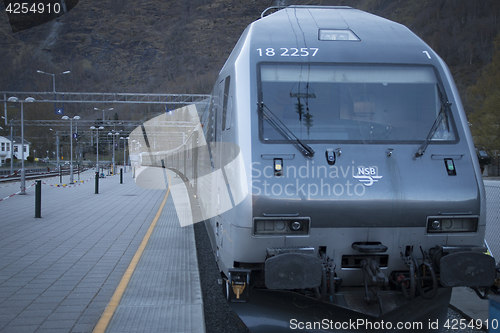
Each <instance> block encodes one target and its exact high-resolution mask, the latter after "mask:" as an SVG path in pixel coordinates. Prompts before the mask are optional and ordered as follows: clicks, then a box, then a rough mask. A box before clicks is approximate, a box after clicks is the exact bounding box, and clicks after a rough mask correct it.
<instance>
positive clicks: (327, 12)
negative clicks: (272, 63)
mask: <svg viewBox="0 0 500 333" xmlns="http://www.w3.org/2000/svg"><path fill="white" fill-rule="evenodd" d="M323 31H327V32H328V31H334V32H335V31H341V32H342V31H346V32H352V34H351V37H352V36H354V37H352V38H349V39H348V40H332V39H330V40H326V39H322V37H321V36H322V35H321V34H322V32H323ZM327 37H328V36H327ZM242 39H243V40H245V42H248V41H250V43H251V48H252V49H255V48H262V49H266V48H276V49H277V50H280V48H298V49H299V50H300V49H301V48H319V52H318V54H317V55H318V56H317V57H316V58H315V59H312V58H311V57H309V59H308V61H321V62H332V61H334V62H348V63H352V62H359V63H412V64H429V63H434V65H437V66H439V65H438V64H437V63H435V61H439V60H438V59H439V57H438V56H437V55H436V54H435V53H434V52H433V51H432V49H431V48H430V47H429V46H428V45H427V44H425V42H423V41H422V40H421V39H420V38H419V37H418V36H416V35H415V34H414V33H413V32H412V31H411V30H410V29H408V28H407V27H405V26H404V25H402V24H399V23H396V22H393V21H390V20H388V19H384V18H382V17H379V16H376V15H373V14H370V13H367V12H364V11H361V10H358V9H354V8H351V7H345V6H289V7H286V8H284V9H282V10H279V11H277V12H275V13H273V14H270V15H268V16H265V17H263V18H261V19H259V20H257V21H255V22H254V23H252V24H251V25H250V26H249V27H248V28H247V31H246V32H245V34H244V35H243V36H242ZM320 39H322V40H320ZM240 42H243V41H242V40H240ZM236 48H238V46H237V47H236ZM275 60H277V59H275ZM280 60H283V59H280ZM290 60H292V59H290ZM295 60H297V59H295ZM301 60H305V59H301Z"/></svg>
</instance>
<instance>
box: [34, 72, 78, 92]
mask: <svg viewBox="0 0 500 333" xmlns="http://www.w3.org/2000/svg"><path fill="white" fill-rule="evenodd" d="M36 72H37V73H40V74H47V75H52V92H53V93H55V92H56V75H62V74H69V73H71V71H65V72H62V73H55V74H52V73H46V72H44V71H41V70H37V71H36Z"/></svg>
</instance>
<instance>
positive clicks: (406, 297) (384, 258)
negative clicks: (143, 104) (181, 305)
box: [129, 6, 498, 332]
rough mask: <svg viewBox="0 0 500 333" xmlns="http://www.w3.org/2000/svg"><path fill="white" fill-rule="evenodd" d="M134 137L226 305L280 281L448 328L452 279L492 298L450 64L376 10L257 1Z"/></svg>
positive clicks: (367, 310) (366, 310)
mask: <svg viewBox="0 0 500 333" xmlns="http://www.w3.org/2000/svg"><path fill="white" fill-rule="evenodd" d="M129 144H130V151H131V157H132V158H133V162H134V163H135V167H136V170H137V173H138V174H137V177H136V181H137V182H138V183H140V182H141V180H140V179H149V178H150V177H148V176H146V175H147V174H148V172H152V173H156V174H157V176H158V177H163V178H165V179H167V174H168V181H167V182H168V183H170V184H171V185H172V186H171V191H172V193H173V194H175V193H177V194H175V195H174V203H176V209H178V215H179V216H181V215H182V216H184V217H183V218H182V222H181V224H182V225H188V224H193V223H197V222H202V223H204V224H205V225H206V229H207V231H208V234H209V237H210V241H211V244H212V248H213V253H214V256H215V260H216V262H217V265H218V268H219V270H220V273H221V278H222V281H223V283H222V284H223V291H224V295H225V297H226V298H227V299H228V300H229V301H232V302H246V301H250V302H251V294H252V290H255V288H261V289H268V290H279V291H287V292H294V293H300V294H302V295H305V296H307V297H310V298H312V299H315V300H317V301H320V302H326V303H329V304H331V306H332V307H337V308H339V309H340V308H341V309H344V310H348V311H352V312H353V313H357V314H359V315H360V316H365V317H366V318H372V319H373V320H388V321H394V322H395V321H397V320H398V319H401V318H406V319H408V320H417V319H419V318H428V320H429V322H431V320H432V322H433V323H434V322H435V320H438V321H439V322H440V325H442V324H443V323H444V322H445V318H446V312H447V306H448V303H449V301H450V296H451V291H452V288H454V287H459V286H467V287H471V288H475V289H476V290H477V291H478V293H479V294H480V295H481V296H483V297H486V295H485V292H483V294H481V292H482V291H483V290H487V289H488V288H491V287H493V286H494V284H495V279H497V275H496V274H497V272H496V267H495V265H496V263H495V259H494V258H493V257H492V256H491V255H488V254H487V253H486V252H487V247H486V245H485V241H484V235H485V230H486V200H485V191H484V186H483V181H482V175H481V170H480V166H479V163H478V160H477V156H476V153H475V148H474V143H473V140H472V137H471V134H470V131H469V125H468V122H467V117H466V115H465V112H464V109H463V106H462V103H461V100H460V96H459V93H458V91H457V88H456V86H455V83H454V81H453V78H452V75H451V73H450V71H449V69H448V67H447V65H446V64H445V62H444V61H443V60H442V59H441V58H440V57H439V56H438V54H436V52H434V51H433V50H432V49H431V48H430V47H429V45H427V44H426V43H425V42H423V41H422V40H421V39H420V38H419V37H418V36H416V35H415V34H414V33H413V32H411V30H409V29H408V28H407V27H405V26H403V25H401V24H398V23H395V22H392V21H390V20H387V19H384V18H382V17H379V16H376V15H372V14H370V13H367V12H364V11H361V10H357V9H354V8H351V7H345V6H287V7H284V8H278V9H275V10H270V11H268V12H266V13H263V15H262V16H261V18H260V19H258V20H256V21H255V22H253V23H251V24H250V25H249V26H248V27H247V28H246V30H245V31H244V32H243V34H242V35H241V37H240V39H239V41H238V42H237V44H236V46H235V47H234V49H233V51H232V52H231V54H230V56H229V58H228V59H227V61H226V63H225V64H224V66H223V68H222V69H221V70H220V72H219V75H218V79H217V82H216V84H215V86H214V88H213V90H212V92H211V94H210V97H209V98H207V100H205V101H203V102H202V103H198V104H197V105H190V106H186V107H183V108H180V109H178V110H175V111H169V112H163V113H162V114H161V115H159V116H158V117H156V118H153V119H151V120H149V121H147V122H145V123H144V125H143V126H140V127H138V128H137V129H136V130H134V132H133V133H131V135H130V140H129ZM148 170H149V171H148ZM153 170H155V171H153ZM167 171H168V173H167ZM141 177H142V178H141ZM163 178H161V179H163ZM162 182H163V181H160V183H162ZM144 183H147V181H144ZM163 183H164V182H163ZM150 184H151V183H150ZM145 186H147V185H145ZM162 186H163V185H162ZM183 198H184V199H183ZM183 200H184V201H183ZM186 202H188V204H183V205H181V203H186ZM181 210H183V212H181ZM186 211H187V213H186ZM497 283H498V280H497ZM483 288H485V289H483ZM434 328H435V327H434ZM440 328H442V327H441V326H440ZM422 331H425V330H422ZM433 331H434V332H435V331H436V330H433Z"/></svg>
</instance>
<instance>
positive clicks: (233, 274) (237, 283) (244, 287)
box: [226, 268, 252, 303]
mask: <svg viewBox="0 0 500 333" xmlns="http://www.w3.org/2000/svg"><path fill="white" fill-rule="evenodd" d="M251 272H252V271H251V270H250V269H242V268H232V269H229V276H228V280H227V281H226V288H227V290H226V295H227V299H228V301H230V302H241V303H243V302H248V300H249V296H250V292H249V291H250V290H249V289H250V273H251Z"/></svg>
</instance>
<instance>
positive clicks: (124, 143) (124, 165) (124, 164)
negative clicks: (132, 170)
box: [120, 136, 130, 172]
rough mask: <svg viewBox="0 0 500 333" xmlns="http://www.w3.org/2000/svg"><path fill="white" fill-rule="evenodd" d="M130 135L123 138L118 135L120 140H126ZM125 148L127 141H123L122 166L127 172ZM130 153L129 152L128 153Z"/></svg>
mask: <svg viewBox="0 0 500 333" xmlns="http://www.w3.org/2000/svg"><path fill="white" fill-rule="evenodd" d="M128 139H130V137H128V136H127V137H126V138H124V137H123V136H121V137H120V140H128ZM126 150H127V141H123V168H124V169H125V170H124V171H125V172H127V160H126V159H125V151H126ZM129 155H130V153H129Z"/></svg>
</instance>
